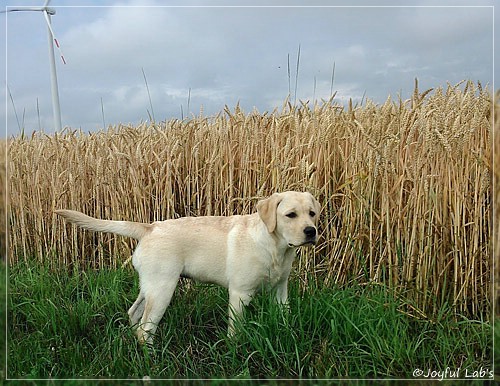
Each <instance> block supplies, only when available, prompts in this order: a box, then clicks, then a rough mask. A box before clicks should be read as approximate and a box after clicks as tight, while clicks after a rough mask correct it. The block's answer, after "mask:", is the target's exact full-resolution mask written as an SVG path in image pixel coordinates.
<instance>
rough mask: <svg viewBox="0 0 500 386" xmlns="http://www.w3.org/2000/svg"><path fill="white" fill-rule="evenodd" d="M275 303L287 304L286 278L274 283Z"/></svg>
mask: <svg viewBox="0 0 500 386" xmlns="http://www.w3.org/2000/svg"><path fill="white" fill-rule="evenodd" d="M275 290H276V303H278V304H282V305H285V306H286V305H288V280H282V281H280V282H279V283H278V284H277V285H276V288H275Z"/></svg>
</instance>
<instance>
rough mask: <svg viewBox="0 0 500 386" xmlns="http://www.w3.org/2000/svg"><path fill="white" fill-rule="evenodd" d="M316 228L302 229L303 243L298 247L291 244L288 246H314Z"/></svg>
mask: <svg viewBox="0 0 500 386" xmlns="http://www.w3.org/2000/svg"><path fill="white" fill-rule="evenodd" d="M316 234H317V232H316V228H315V227H311V226H309V227H305V228H304V235H305V240H304V242H303V243H301V244H299V245H294V244H291V243H289V244H288V246H290V247H301V246H303V245H307V244H311V245H315V244H316V242H317V241H318V240H317V238H316Z"/></svg>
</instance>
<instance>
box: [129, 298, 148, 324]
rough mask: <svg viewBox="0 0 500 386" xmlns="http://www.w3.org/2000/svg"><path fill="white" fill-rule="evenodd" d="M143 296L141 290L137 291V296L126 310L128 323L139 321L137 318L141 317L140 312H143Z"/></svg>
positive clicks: (144, 303)
mask: <svg viewBox="0 0 500 386" xmlns="http://www.w3.org/2000/svg"><path fill="white" fill-rule="evenodd" d="M145 299H146V298H145V296H144V294H143V293H142V291H141V292H139V296H138V297H137V299H136V301H135V302H134V304H132V307H130V309H129V310H128V317H129V318H130V325H131V326H135V325H136V324H137V323H139V320H141V318H142V314H143V313H144V307H145V305H146V302H145Z"/></svg>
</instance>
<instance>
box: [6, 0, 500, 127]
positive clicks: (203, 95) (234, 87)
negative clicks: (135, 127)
mask: <svg viewBox="0 0 500 386" xmlns="http://www.w3.org/2000/svg"><path fill="white" fill-rule="evenodd" d="M494 2H495V1H494V0H469V1H465V0H462V1H460V0H458V1H445V0H437V1H436V0H434V1H431V0H427V1H423V0H413V1H405V2H402V1H389V0H380V1H378V2H369V1H364V2H361V1H357V2H356V1H343V2H342V1H334V0H330V1H328V0H323V1H322V0H315V1H310V2H307V4H315V5H317V7H311V6H307V7H296V6H294V5H300V4H303V3H306V2H304V1H291V0H286V1H279V2H278V1H272V0H269V1H260V2H258V1H242V0H235V1H231V2H230V1H229V0H222V1H219V2H214V1H212V2H208V1H202V0H198V1H182V2H181V1H177V4H179V5H181V6H177V7H172V6H165V5H166V4H170V5H171V4H175V3H176V2H172V1H171V2H167V1H134V0H122V1H115V0H87V1H83V0H71V1H70V0H52V2H51V4H50V6H51V7H53V8H54V9H55V10H56V15H55V16H53V18H52V23H53V24H52V25H53V29H54V31H55V34H56V37H57V38H58V40H59V42H60V44H61V48H62V51H63V54H64V57H65V59H66V62H67V64H63V63H62V62H61V60H60V59H59V57H57V73H58V81H59V92H60V99H61V111H62V123H63V126H70V127H72V128H81V129H83V130H84V131H90V130H98V129H101V128H102V127H103V125H110V124H117V123H125V124H128V123H131V124H136V123H138V122H141V121H147V120H149V117H150V116H151V115H152V114H154V118H155V119H156V121H163V120H169V119H172V118H179V119H180V118H182V117H184V118H186V117H187V116H191V115H192V114H194V115H199V114H200V111H202V112H203V114H204V115H214V114H217V113H218V112H220V111H221V110H222V109H223V108H224V106H225V105H227V106H229V107H230V108H234V106H236V104H237V103H238V102H239V103H240V106H241V107H242V108H243V109H244V110H245V111H247V112H250V111H252V110H253V109H254V108H256V109H257V110H258V111H260V112H264V111H272V110H274V109H275V108H276V107H278V108H280V107H281V106H282V105H283V102H284V100H285V98H286V97H287V95H288V94H289V93H290V94H291V95H290V97H291V100H292V102H293V101H294V100H297V101H298V100H302V101H313V100H318V101H321V99H322V98H323V99H328V98H329V97H330V95H331V90H332V89H333V91H334V92H336V97H335V101H337V102H339V103H346V102H347V101H348V100H349V98H353V100H355V101H360V100H361V98H362V97H363V96H364V95H365V97H366V98H370V99H372V100H374V101H375V102H377V103H383V102H384V101H385V100H386V99H387V97H388V96H389V95H391V97H393V98H395V99H397V98H398V95H401V97H402V98H403V99H406V98H408V97H409V95H410V94H411V92H412V90H413V84H414V79H415V78H418V79H419V84H420V88H421V89H422V90H424V89H427V88H431V87H437V86H440V85H444V86H446V84H447V82H449V83H451V84H455V83H458V82H460V81H461V80H463V79H472V80H474V81H480V82H481V83H482V84H483V85H486V84H488V85H489V86H490V88H493V79H494V68H493V61H494V49H493V44H494V36H493V31H494V29H493V23H494V13H496V16H497V20H500V15H499V14H498V9H499V8H500V7H496V9H495V8H493V7H492V6H493V4H494ZM43 3H44V0H30V1H27V0H22V1H21V0H7V1H6V4H7V9H9V8H12V7H18V6H28V5H30V6H41V5H43ZM213 4H219V5H223V4H231V5H233V7H224V6H219V7H213V6H211V5H213ZM245 4H251V5H252V7H246V6H244V5H245ZM259 4H266V5H270V4H274V5H276V7H264V6H259ZM366 4H378V5H385V6H366ZM401 4H405V5H410V4H411V5H414V6H412V7H400V6H399V5H401ZM437 4H439V5H441V6H439V7H436V6H435V5H437ZM77 5H78V6H77ZM186 5H190V6H189V7H187V6H186ZM199 5H203V6H199ZM235 5H237V6H236V7H234V6H235ZM339 5H349V6H347V7H339ZM352 5H357V6H356V7H353V6H352ZM394 5H396V7H394ZM1 19H2V23H4V26H5V28H2V30H3V31H6V37H5V39H1V42H0V46H1V47H0V50H2V51H3V52H5V54H6V61H5V63H4V64H3V66H4V69H5V70H6V71H5V74H6V81H5V83H4V90H5V92H4V93H3V95H2V96H1V98H2V101H3V102H4V103H3V105H2V106H5V108H2V109H0V111H1V113H0V119H1V120H2V121H4V122H6V131H5V135H7V136H12V135H18V134H19V132H20V129H19V127H20V126H21V127H24V128H25V132H26V133H31V132H32V131H34V130H37V131H38V130H40V129H42V130H43V131H45V132H48V133H50V132H52V131H53V119H52V105H51V94H50V77H49V61H48V52H47V51H48V50H47V28H46V24H45V19H44V18H43V15H42V14H41V13H39V12H11V13H8V14H3V15H2V16H1ZM497 31H498V28H497ZM497 34H498V32H497ZM497 41H500V40H497ZM497 44H498V43H497ZM299 46H300V62H299V67H298V79H297V78H296V74H297V56H298V48H299ZM56 56H58V53H57V51H56ZM334 64H335V72H334V79H333V84H332V69H333V66H334ZM288 70H290V76H289V74H288ZM145 79H146V80H145ZM296 81H297V89H296V92H295V84H296ZM146 86H147V87H146ZM148 88H149V94H148ZM150 99H151V102H150ZM297 103H298V102H297ZM151 105H152V109H151ZM14 108H15V111H16V112H17V118H16V115H15V113H14ZM18 122H19V123H18Z"/></svg>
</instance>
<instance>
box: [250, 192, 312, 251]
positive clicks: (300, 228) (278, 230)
mask: <svg viewBox="0 0 500 386" xmlns="http://www.w3.org/2000/svg"><path fill="white" fill-rule="evenodd" d="M320 210H321V205H320V204H319V202H318V201H317V200H316V199H315V198H314V197H313V196H312V195H311V194H310V193H307V192H305V193H302V192H283V193H274V194H273V195H272V196H271V197H269V198H266V199H264V200H261V201H259V202H258V203H257V212H258V213H259V216H260V218H261V219H262V221H263V222H264V224H266V227H267V230H268V231H269V233H275V234H276V235H277V236H278V237H280V238H282V239H283V240H285V241H286V242H287V244H288V246H289V247H299V246H301V245H305V244H316V242H317V241H318V230H317V228H316V226H317V224H318V219H319V212H320Z"/></svg>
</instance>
